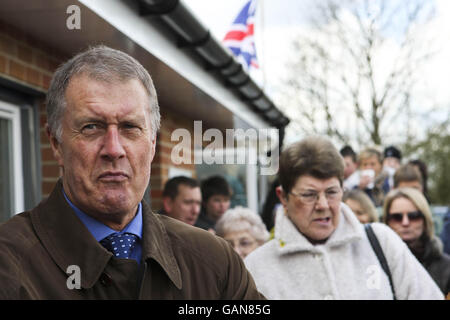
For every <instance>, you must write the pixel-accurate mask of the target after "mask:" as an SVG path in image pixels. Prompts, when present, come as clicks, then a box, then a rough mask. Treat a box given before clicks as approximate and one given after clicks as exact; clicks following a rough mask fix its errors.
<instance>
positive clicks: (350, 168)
mask: <svg viewBox="0 0 450 320" xmlns="http://www.w3.org/2000/svg"><path fill="white" fill-rule="evenodd" d="M344 162H345V169H344V179H347V178H348V177H350V175H351V174H352V173H353V172H355V171H356V169H357V168H358V164H357V163H356V162H353V159H352V157H351V156H346V157H344Z"/></svg>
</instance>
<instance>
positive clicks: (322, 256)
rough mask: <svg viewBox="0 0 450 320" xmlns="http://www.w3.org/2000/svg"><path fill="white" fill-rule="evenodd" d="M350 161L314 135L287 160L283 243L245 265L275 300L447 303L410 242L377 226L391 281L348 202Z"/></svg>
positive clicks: (280, 191)
mask: <svg viewBox="0 0 450 320" xmlns="http://www.w3.org/2000/svg"><path fill="white" fill-rule="evenodd" d="M343 172H344V162H343V159H342V157H341V156H340V154H339V152H338V151H337V149H336V148H335V147H334V146H333V144H332V143H331V142H330V141H329V140H327V139H325V138H322V137H309V138H306V139H304V140H302V141H300V142H297V143H294V144H292V145H290V146H289V147H288V148H287V149H286V150H284V151H283V152H282V154H281V156H280V165H279V179H280V186H279V187H278V188H277V195H278V197H279V199H280V201H281V203H282V205H283V206H282V208H281V209H280V211H279V212H278V213H277V216H276V221H275V237H274V239H273V240H271V241H269V242H267V243H266V244H264V245H263V246H261V247H259V248H258V249H256V250H255V251H253V252H252V253H250V254H249V255H248V256H247V257H246V259H245V264H246V266H247V268H248V270H249V271H250V272H251V274H252V276H253V278H254V280H255V282H256V285H257V287H258V290H259V291H260V292H261V293H263V294H264V295H265V296H266V297H267V298H268V299H361V300H362V299H368V300H375V299H393V298H394V295H393V292H395V298H396V299H399V300H404V299H443V298H444V296H443V294H442V293H441V291H440V290H439V288H438V287H437V285H436V284H435V283H434V281H433V280H432V279H431V277H430V276H429V275H428V273H427V271H426V270H425V269H424V268H423V267H422V265H421V264H420V263H419V262H418V261H417V260H416V258H415V257H414V256H413V254H412V253H411V252H410V250H409V249H408V247H407V246H406V245H405V244H404V242H403V241H402V240H401V239H400V238H399V237H398V236H397V234H396V233H395V232H393V231H392V230H391V229H390V228H389V227H387V226H385V225H383V224H379V223H373V224H372V228H373V231H374V233H375V235H376V237H377V238H378V241H379V243H380V245H381V248H382V250H383V253H384V255H385V257H386V260H387V263H388V266H389V270H390V272H391V274H392V280H393V287H394V288H393V289H394V290H392V288H391V286H390V282H389V278H388V276H387V275H386V273H385V272H384V271H383V269H382V268H381V264H380V262H379V260H378V258H377V256H376V254H375V252H374V250H373V249H372V246H371V244H370V242H369V240H368V237H367V235H366V232H365V230H364V225H362V224H361V223H360V222H359V221H358V220H357V218H356V217H355V215H354V214H353V212H352V211H351V210H350V209H349V207H348V206H346V205H345V204H343V203H341V199H342V193H343V191H342V181H343Z"/></svg>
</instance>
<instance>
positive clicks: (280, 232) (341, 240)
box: [275, 203, 364, 254]
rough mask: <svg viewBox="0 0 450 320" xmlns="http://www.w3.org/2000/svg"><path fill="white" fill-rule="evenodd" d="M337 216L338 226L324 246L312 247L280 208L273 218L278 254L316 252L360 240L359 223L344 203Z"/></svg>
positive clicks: (361, 231)
mask: <svg viewBox="0 0 450 320" xmlns="http://www.w3.org/2000/svg"><path fill="white" fill-rule="evenodd" d="M339 214H340V217H339V223H338V226H337V228H336V230H334V232H333V233H332V234H331V236H330V237H329V238H328V240H327V241H326V242H325V243H324V244H321V245H313V244H312V243H311V242H309V241H308V240H307V239H306V237H305V236H304V235H303V234H301V233H300V232H299V231H298V229H297V227H296V226H295V225H294V224H293V223H292V221H291V220H290V219H289V218H288V217H287V215H286V214H285V211H284V208H283V207H280V208H279V209H278V210H277V212H276V218H275V241H276V242H277V248H278V249H279V253H280V254H287V253H293V252H299V251H310V252H318V251H322V250H324V249H326V248H331V247H335V246H340V245H343V244H346V243H349V242H352V241H356V240H360V239H362V237H363V233H364V231H363V228H362V227H361V223H360V222H359V221H358V219H357V218H356V216H355V214H354V213H353V212H352V211H351V209H350V208H349V207H348V206H347V205H346V204H345V203H341V207H340V210H339Z"/></svg>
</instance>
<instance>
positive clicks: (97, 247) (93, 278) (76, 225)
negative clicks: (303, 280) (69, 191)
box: [31, 180, 181, 288]
mask: <svg viewBox="0 0 450 320" xmlns="http://www.w3.org/2000/svg"><path fill="white" fill-rule="evenodd" d="M142 203H143V208H142V209H143V212H142V213H143V239H142V240H143V246H142V247H143V248H142V257H143V259H151V258H152V259H154V260H156V261H157V262H158V263H159V264H160V265H161V267H162V268H163V269H164V271H165V272H166V273H167V275H168V277H169V278H170V279H171V281H172V282H173V283H174V284H175V286H176V287H177V288H181V274H180V270H179V268H178V264H177V262H176V260H175V257H174V254H173V251H172V247H171V246H170V241H169V238H168V235H167V232H166V230H165V227H164V225H163V224H162V222H161V221H160V220H159V219H158V218H157V217H156V216H155V215H154V214H153V213H152V212H151V209H150V207H149V206H148V205H147V204H146V203H145V202H144V201H142ZM31 221H32V224H33V227H34V229H35V231H36V234H37V236H38V238H39V239H40V240H41V242H42V244H43V246H44V247H45V248H46V249H47V252H48V253H49V255H50V256H51V257H52V259H53V260H54V261H55V263H56V264H57V265H58V266H59V268H61V269H62V271H63V272H64V273H66V272H67V267H68V266H70V265H77V266H79V267H80V270H82V277H81V286H82V287H83V288H91V287H93V286H94V284H95V283H96V282H97V281H98V279H99V277H100V275H101V274H102V273H103V271H104V269H105V268H106V265H107V264H108V261H109V259H111V258H112V254H111V253H110V252H109V251H108V250H106V249H105V248H104V247H103V246H102V245H101V244H100V243H98V242H97V241H96V240H95V238H94V236H93V235H92V234H91V233H90V232H89V230H88V229H87V228H86V227H85V226H84V224H83V223H82V222H81V220H80V219H79V218H78V217H77V216H76V214H75V212H74V211H73V209H72V208H71V207H70V206H69V204H68V203H67V201H66V200H65V199H64V195H63V192H62V182H61V180H59V181H58V182H57V184H56V186H55V188H54V189H53V191H52V193H51V194H50V196H49V197H48V199H46V200H44V201H42V202H41V203H40V204H39V205H38V206H37V207H36V208H35V209H33V211H32V214H31Z"/></svg>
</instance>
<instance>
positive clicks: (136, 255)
mask: <svg viewBox="0 0 450 320" xmlns="http://www.w3.org/2000/svg"><path fill="white" fill-rule="evenodd" d="M63 194H64V197H65V198H66V201H67V203H68V204H69V205H70V206H71V207H72V209H73V210H74V211H75V213H76V215H77V216H78V218H79V219H80V220H81V222H83V224H84V225H85V226H86V228H87V229H88V230H89V231H90V232H91V234H92V235H93V236H94V238H95V240H97V241H98V242H100V241H101V240H103V239H104V238H106V237H107V236H109V235H111V234H113V233H119V234H123V233H125V232H128V233H132V234H134V235H136V236H137V237H138V239H139V240H138V241H137V243H136V245H135V247H134V249H133V252H132V253H131V259H134V260H136V261H137V262H138V263H140V261H141V258H142V244H141V241H142V204H141V203H139V206H138V211H137V214H136V216H135V217H134V218H133V220H131V221H130V223H129V224H128V225H127V226H126V227H125V228H123V230H121V231H116V230H113V229H111V228H110V227H108V226H107V225H105V224H103V223H101V222H100V221H98V220H95V219H94V218H92V217H90V216H88V215H87V214H86V213H84V212H83V211H81V210H80V209H78V208H77V207H76V206H75V205H74V204H73V203H72V202H71V201H70V200H69V198H68V197H67V195H66V193H65V191H64V190H63Z"/></svg>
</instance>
